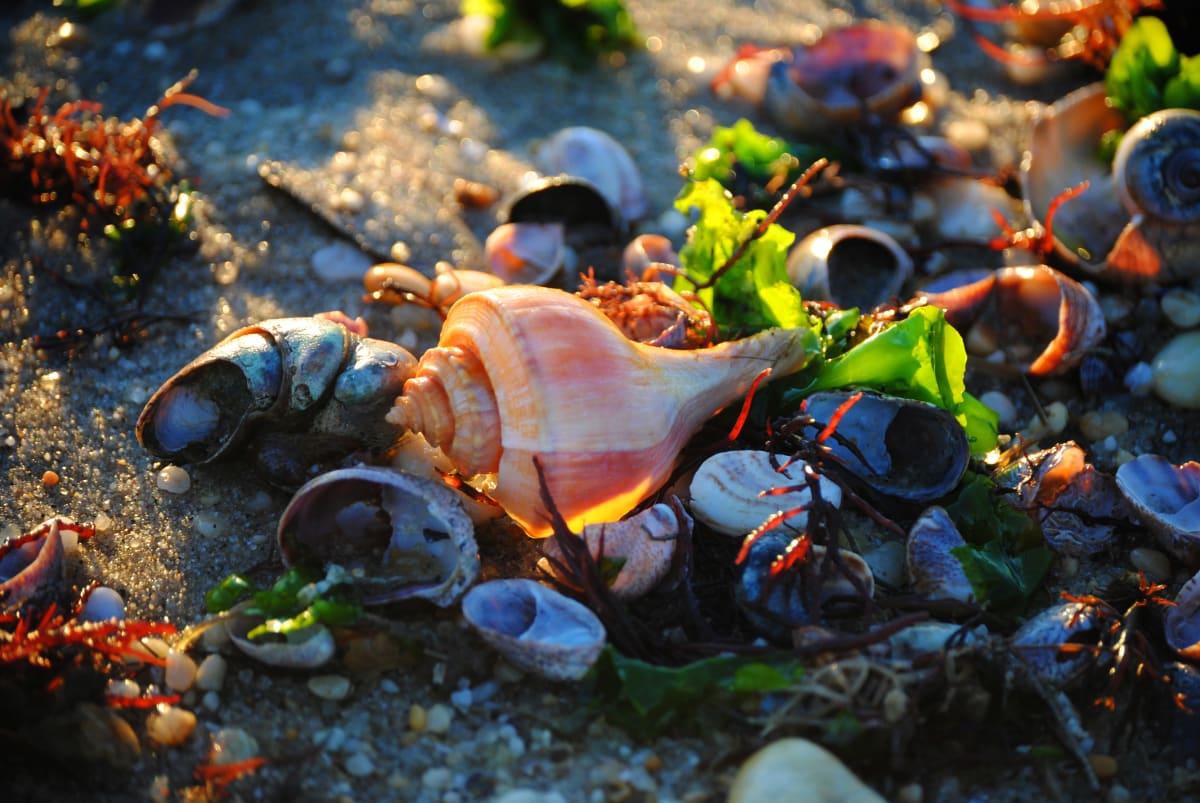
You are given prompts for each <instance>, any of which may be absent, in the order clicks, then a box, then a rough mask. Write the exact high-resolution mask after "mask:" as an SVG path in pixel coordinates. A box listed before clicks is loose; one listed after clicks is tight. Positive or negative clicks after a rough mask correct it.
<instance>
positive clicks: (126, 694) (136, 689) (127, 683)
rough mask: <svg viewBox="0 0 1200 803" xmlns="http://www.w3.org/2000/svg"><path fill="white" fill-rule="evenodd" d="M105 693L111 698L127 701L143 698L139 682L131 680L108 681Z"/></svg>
mask: <svg viewBox="0 0 1200 803" xmlns="http://www.w3.org/2000/svg"><path fill="white" fill-rule="evenodd" d="M104 692H105V694H107V695H108V696H109V697H120V698H122V699H126V700H133V699H136V698H137V697H140V696H141V694H142V687H141V686H139V685H138V684H137V681H135V680H129V679H128V678H126V679H124V680H116V679H110V680H109V681H108V687H107V688H106V689H105V690H104Z"/></svg>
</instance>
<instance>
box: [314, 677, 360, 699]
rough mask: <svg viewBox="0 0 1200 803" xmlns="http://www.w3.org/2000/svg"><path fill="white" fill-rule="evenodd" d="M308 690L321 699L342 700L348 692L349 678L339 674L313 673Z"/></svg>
mask: <svg viewBox="0 0 1200 803" xmlns="http://www.w3.org/2000/svg"><path fill="white" fill-rule="evenodd" d="M308 690H309V691H311V692H312V693H313V694H315V695H316V696H318V697H320V698H321V699H322V700H344V699H346V696H347V695H348V694H350V679H349V678H346V677H342V676H341V675H314V676H313V677H311V678H309V679H308Z"/></svg>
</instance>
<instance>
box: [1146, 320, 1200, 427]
mask: <svg viewBox="0 0 1200 803" xmlns="http://www.w3.org/2000/svg"><path fill="white" fill-rule="evenodd" d="M1197 352H1200V330H1197V331H1192V332H1184V333H1183V334H1181V335H1176V336H1175V337H1174V338H1173V339H1172V340H1171V341H1170V342H1169V343H1167V345H1165V346H1163V350H1162V351H1160V352H1159V353H1158V356H1157V357H1155V358H1154V362H1153V368H1154V392H1155V393H1157V394H1158V396H1159V398H1161V399H1162V400H1163V401H1165V402H1167V403H1168V404H1173V405H1175V406H1176V407H1186V408H1189V409H1197V408H1200V362H1197V361H1196V353H1197Z"/></svg>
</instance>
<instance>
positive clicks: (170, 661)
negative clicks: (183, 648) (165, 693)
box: [163, 649, 196, 692]
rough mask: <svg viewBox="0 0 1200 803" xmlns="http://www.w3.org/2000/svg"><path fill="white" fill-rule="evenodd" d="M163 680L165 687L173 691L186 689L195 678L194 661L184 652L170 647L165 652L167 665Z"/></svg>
mask: <svg viewBox="0 0 1200 803" xmlns="http://www.w3.org/2000/svg"><path fill="white" fill-rule="evenodd" d="M163 680H164V681H165V682H166V684H167V687H168V688H170V689H172V690H174V691H178V692H184V691H187V690H188V689H190V688H191V687H192V683H194V682H195V680H196V662H195V661H193V660H192V659H191V657H190V656H189V655H188V654H187V653H186V652H179V651H178V650H176V649H171V650H170V651H168V652H167V667H166V672H165V673H164V675H163Z"/></svg>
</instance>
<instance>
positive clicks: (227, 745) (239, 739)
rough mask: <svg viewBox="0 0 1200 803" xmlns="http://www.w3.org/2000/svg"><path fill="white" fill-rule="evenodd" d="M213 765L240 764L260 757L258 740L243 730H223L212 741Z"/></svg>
mask: <svg viewBox="0 0 1200 803" xmlns="http://www.w3.org/2000/svg"><path fill="white" fill-rule="evenodd" d="M212 752H213V759H212V763H213V764H239V763H241V762H243V761H247V760H249V759H251V758H254V757H255V756H257V755H258V740H257V739H255V738H254V737H253V736H251V735H250V734H249V733H247V732H246V731H244V730H242V729H241V728H221V729H220V730H219V731H217V732H216V734H215V735H214V736H213V739H212Z"/></svg>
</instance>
